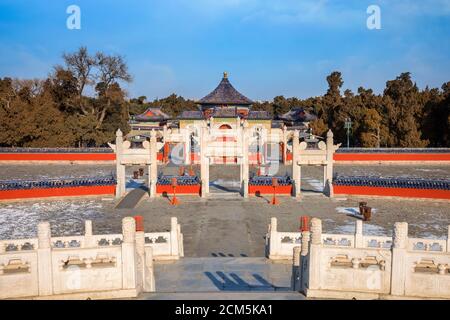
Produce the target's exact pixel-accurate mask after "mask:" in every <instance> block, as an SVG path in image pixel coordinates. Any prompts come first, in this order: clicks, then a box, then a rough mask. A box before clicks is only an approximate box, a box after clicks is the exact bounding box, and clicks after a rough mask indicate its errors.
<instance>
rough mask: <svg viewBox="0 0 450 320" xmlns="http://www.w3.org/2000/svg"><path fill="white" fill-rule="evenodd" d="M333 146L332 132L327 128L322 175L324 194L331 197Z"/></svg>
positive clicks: (332, 193)
mask: <svg viewBox="0 0 450 320" xmlns="http://www.w3.org/2000/svg"><path fill="white" fill-rule="evenodd" d="M334 151H335V147H334V142H333V132H332V131H331V130H328V132H327V159H326V166H325V175H324V181H323V183H324V188H325V194H326V195H328V196H329V197H333V195H334V192H333V163H334V160H333V155H334Z"/></svg>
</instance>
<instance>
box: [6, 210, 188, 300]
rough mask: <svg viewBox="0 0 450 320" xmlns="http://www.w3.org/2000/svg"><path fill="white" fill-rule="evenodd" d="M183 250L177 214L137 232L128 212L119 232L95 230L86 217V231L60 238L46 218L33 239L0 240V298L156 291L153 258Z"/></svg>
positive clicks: (132, 294) (129, 294) (177, 254)
mask: <svg viewBox="0 0 450 320" xmlns="http://www.w3.org/2000/svg"><path fill="white" fill-rule="evenodd" d="M141 228H142V225H141V226H140V230H141ZM183 255H184V250H183V234H182V233H181V227H180V225H179V224H178V222H177V219H176V218H171V230H170V231H168V232H151V233H144V231H136V222H135V220H134V219H133V218H130V217H128V218H124V219H123V222H122V233H121V234H103V235H93V234H92V222H91V221H86V222H85V234H84V235H75V236H64V237H51V236H50V224H49V223H47V222H44V223H40V224H39V226H38V237H37V238H31V239H18V240H2V241H0V299H4V298H43V299H51V298H52V297H54V296H55V297H56V298H58V299H60V298H65V297H71V298H80V299H85V298H87V297H91V298H119V297H136V296H137V295H138V294H139V292H142V291H146V292H150V291H154V290H155V281H154V274H153V261H154V260H160V259H161V260H168V259H172V260H173V259H179V258H180V257H182V256H183Z"/></svg>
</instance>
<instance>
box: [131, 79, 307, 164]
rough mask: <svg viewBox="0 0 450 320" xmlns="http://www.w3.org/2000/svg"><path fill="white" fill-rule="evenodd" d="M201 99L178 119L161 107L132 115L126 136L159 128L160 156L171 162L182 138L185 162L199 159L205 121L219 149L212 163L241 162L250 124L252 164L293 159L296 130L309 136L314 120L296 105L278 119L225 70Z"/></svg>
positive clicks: (144, 135) (139, 135) (213, 146)
mask: <svg viewBox="0 0 450 320" xmlns="http://www.w3.org/2000/svg"><path fill="white" fill-rule="evenodd" d="M196 103H197V105H198V110H194V111H191V110H189V111H187V110H185V111H183V112H182V113H181V114H180V115H179V116H178V117H176V118H174V119H171V118H170V117H169V116H168V115H167V114H165V113H164V112H162V111H161V109H160V108H149V109H147V110H146V111H145V112H144V113H143V114H140V115H137V116H135V117H133V118H132V119H131V121H130V127H131V131H130V133H129V134H128V135H127V137H128V138H130V140H132V141H136V142H140V141H143V140H145V139H147V138H148V137H149V136H150V131H151V130H155V131H157V138H158V148H160V149H161V151H160V153H159V155H158V159H159V160H162V161H167V160H168V159H169V155H170V154H173V153H172V150H173V148H174V147H175V146H176V145H179V144H180V143H183V144H184V148H183V150H181V151H180V150H177V152H178V153H179V154H180V153H182V155H181V157H182V158H184V160H185V163H198V162H199V154H200V150H199V145H200V131H201V128H202V126H204V125H205V124H206V125H207V126H208V128H209V130H210V131H211V133H213V134H212V137H213V138H214V139H215V140H214V141H211V142H210V146H211V150H213V151H214V155H212V156H211V157H210V162H211V164H213V163H216V164H220V163H222V164H224V163H225V164H226V163H238V157H237V156H235V152H234V151H235V150H238V149H239V148H240V143H241V141H242V138H241V137H240V134H239V130H240V128H241V127H242V125H244V123H245V126H246V127H248V129H249V130H250V137H251V139H250V140H251V143H250V145H249V161H250V163H252V164H262V163H265V162H267V161H282V162H285V161H286V160H289V158H290V156H289V153H290V151H291V149H292V146H291V142H290V141H291V140H292V132H293V130H300V132H301V134H303V135H304V136H306V135H307V134H308V133H307V132H308V123H309V121H311V120H313V119H315V117H314V116H313V115H311V114H309V113H307V112H306V111H305V110H304V109H303V108H294V109H292V110H290V111H289V112H288V113H286V114H284V115H282V116H281V117H279V118H278V119H277V120H275V119H273V117H272V115H271V114H270V113H269V112H267V111H257V110H252V104H253V101H252V100H250V99H249V98H247V97H246V96H244V95H243V94H241V93H240V92H239V91H237V90H236V89H235V88H234V87H233V85H232V84H231V83H230V81H229V79H228V74H227V73H226V72H224V74H223V78H222V80H221V81H220V83H219V84H218V86H217V87H216V88H215V89H214V90H213V91H212V92H211V93H209V94H208V95H206V96H205V97H203V98H201V99H200V100H198V101H196ZM274 150H276V151H277V152H274ZM278 151H279V152H278Z"/></svg>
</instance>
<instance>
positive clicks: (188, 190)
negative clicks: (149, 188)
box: [156, 184, 201, 195]
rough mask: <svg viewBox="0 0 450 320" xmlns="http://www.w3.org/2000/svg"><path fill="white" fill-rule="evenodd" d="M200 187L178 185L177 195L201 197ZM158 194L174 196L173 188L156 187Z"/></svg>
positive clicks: (170, 186)
mask: <svg viewBox="0 0 450 320" xmlns="http://www.w3.org/2000/svg"><path fill="white" fill-rule="evenodd" d="M200 190H201V188H200V185H199V184H196V185H180V184H178V185H177V194H178V195H180V194H181V195H183V194H185V195H199V194H200ZM156 193H157V194H164V195H172V193H173V187H172V185H158V184H157V185H156Z"/></svg>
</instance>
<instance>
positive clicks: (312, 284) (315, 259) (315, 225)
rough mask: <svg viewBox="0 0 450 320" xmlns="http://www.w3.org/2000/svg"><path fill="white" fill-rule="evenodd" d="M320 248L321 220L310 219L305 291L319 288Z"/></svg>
mask: <svg viewBox="0 0 450 320" xmlns="http://www.w3.org/2000/svg"><path fill="white" fill-rule="evenodd" d="M321 248H322V220H320V219H317V218H312V219H311V243H310V246H309V268H308V274H309V277H308V280H306V286H307V290H316V289H319V288H320V251H321Z"/></svg>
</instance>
